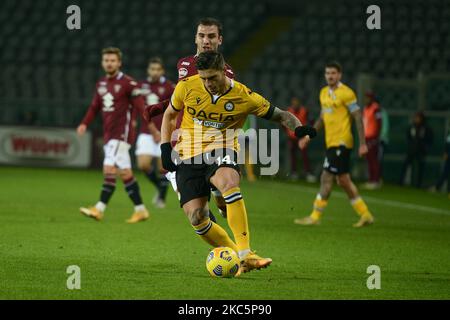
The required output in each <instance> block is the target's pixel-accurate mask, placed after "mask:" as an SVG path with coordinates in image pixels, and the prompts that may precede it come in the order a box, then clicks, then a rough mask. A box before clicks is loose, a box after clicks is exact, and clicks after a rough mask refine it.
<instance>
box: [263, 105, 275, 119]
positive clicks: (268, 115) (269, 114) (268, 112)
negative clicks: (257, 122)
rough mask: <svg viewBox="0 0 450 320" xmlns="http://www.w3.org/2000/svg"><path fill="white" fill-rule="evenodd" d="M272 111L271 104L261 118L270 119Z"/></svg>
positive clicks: (273, 109)
mask: <svg viewBox="0 0 450 320" xmlns="http://www.w3.org/2000/svg"><path fill="white" fill-rule="evenodd" d="M274 111H275V107H274V106H273V105H270V107H269V110H267V113H266V114H265V115H264V116H263V117H262V118H263V119H266V120H270V118H272V115H273V112H274Z"/></svg>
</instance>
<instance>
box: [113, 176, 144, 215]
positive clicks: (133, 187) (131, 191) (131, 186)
mask: <svg viewBox="0 0 450 320" xmlns="http://www.w3.org/2000/svg"><path fill="white" fill-rule="evenodd" d="M118 172H119V176H120V179H122V182H123V184H124V185H125V191H126V192H127V193H128V196H129V197H130V199H131V201H132V202H133V204H134V212H133V214H132V216H131V218H129V219H128V220H126V222H127V223H137V222H140V221H144V220H147V219H148V218H149V216H150V214H149V213H148V211H147V209H146V208H145V206H144V204H143V202H142V198H141V193H140V191H139V185H138V183H137V181H136V180H135V179H134V176H133V171H131V169H120V170H119V171H118Z"/></svg>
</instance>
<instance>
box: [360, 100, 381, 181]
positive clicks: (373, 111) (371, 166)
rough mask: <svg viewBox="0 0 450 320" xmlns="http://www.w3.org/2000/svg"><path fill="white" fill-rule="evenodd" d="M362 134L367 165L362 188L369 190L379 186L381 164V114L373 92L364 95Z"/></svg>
mask: <svg viewBox="0 0 450 320" xmlns="http://www.w3.org/2000/svg"><path fill="white" fill-rule="evenodd" d="M363 122H364V135H365V137H366V143H367V149H368V150H367V156H366V159H367V167H368V173H369V181H368V182H367V183H366V184H365V185H364V188H366V189H369V190H374V189H378V188H380V186H381V182H380V180H381V164H380V157H379V151H380V133H381V127H382V114H381V108H380V104H379V103H378V101H377V99H376V97H375V94H374V93H373V92H367V93H366V95H365V106H364V109H363Z"/></svg>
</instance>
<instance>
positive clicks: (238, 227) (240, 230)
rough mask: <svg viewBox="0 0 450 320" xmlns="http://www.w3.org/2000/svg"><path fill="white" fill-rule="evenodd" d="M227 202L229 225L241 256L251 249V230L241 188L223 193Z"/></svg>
mask: <svg viewBox="0 0 450 320" xmlns="http://www.w3.org/2000/svg"><path fill="white" fill-rule="evenodd" d="M223 198H224V199H225V203H226V204H227V220H228V225H229V226H230V228H231V231H232V232H233V235H234V241H235V242H236V246H237V248H238V254H239V256H241V255H244V256H245V254H246V253H247V252H249V251H250V232H249V230H248V221H247V211H246V209H245V203H244V200H243V199H242V195H241V189H239V188H238V187H236V188H231V189H230V190H227V191H226V192H224V193H223Z"/></svg>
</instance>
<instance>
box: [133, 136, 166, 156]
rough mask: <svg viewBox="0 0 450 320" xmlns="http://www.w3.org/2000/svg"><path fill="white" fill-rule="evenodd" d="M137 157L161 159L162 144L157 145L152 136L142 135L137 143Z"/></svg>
mask: <svg viewBox="0 0 450 320" xmlns="http://www.w3.org/2000/svg"><path fill="white" fill-rule="evenodd" d="M135 155H137V156H141V155H147V156H152V157H158V158H161V143H159V142H158V143H156V142H155V140H153V136H152V135H151V134H146V133H141V134H139V136H138V138H137V141H136V152H135Z"/></svg>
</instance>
